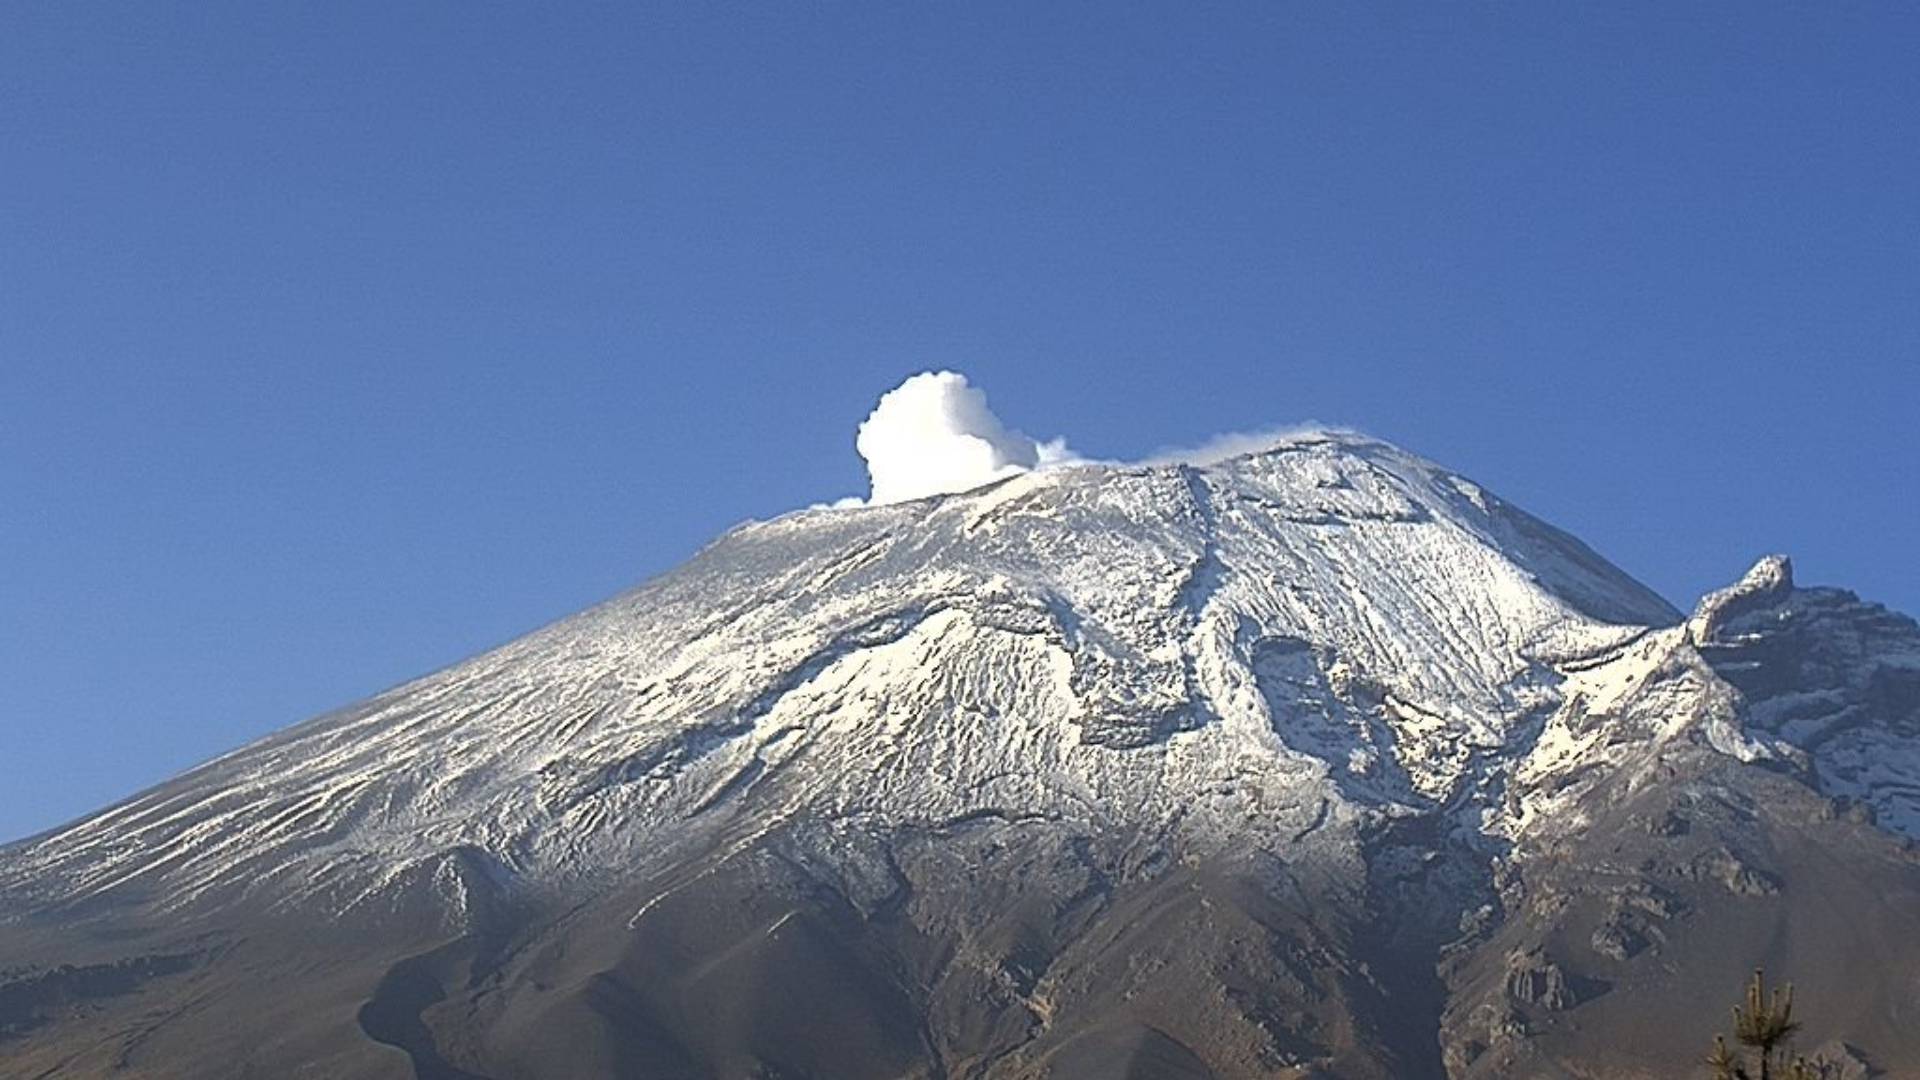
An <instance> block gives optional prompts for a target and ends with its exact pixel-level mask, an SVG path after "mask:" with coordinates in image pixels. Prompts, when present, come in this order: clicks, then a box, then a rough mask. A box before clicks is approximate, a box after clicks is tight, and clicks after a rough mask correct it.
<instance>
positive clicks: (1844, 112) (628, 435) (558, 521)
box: [0, 0, 1920, 837]
mask: <svg viewBox="0 0 1920 1080" xmlns="http://www.w3.org/2000/svg"><path fill="white" fill-rule="evenodd" d="M562 8H564V9H565V10H560V9H562ZM1916 47H1920V7H1916V6H1914V5H1911V4H1898V3H1892V2H1888V3H1883V4H1850V3H1836V4H1793V5H1787V4H1759V5H1755V4H1745V3H1741V4H1731V3H1730V4H1680V5H1676V4H1670V3H1664V2H1663V3H1644V4H1579V5H1574V4H1512V3H1498V4H1444V5H1442V4H1427V3H1420V4H1408V5H1405V6H1396V5H1349V4H1335V3H1317V4H1286V3H1260V4H1247V5H1231V4H1195V3H1168V4H1164V5H1117V4H1085V5H1079V4H1029V3H1019V4H995V3H985V2H981V0H968V2H966V3H952V4H946V3H937V4H919V3H915V4H878V3H876V4H863V5H855V4H840V3H766V4H762V3H752V4H680V5H676V4H649V5H641V4H605V5H587V4H570V5H524V4H520V5H485V4H471V3H459V4H452V3H448V4H388V3H380V4H372V3H366V4H355V3H327V4H304V5H295V4H257V3H247V4H232V5H220V4H192V5H172V4H160V3H128V4H118V5H108V4H86V3H58V4H14V5H9V6H8V7H7V9H6V11H5V12H4V13H3V14H0V499H4V503H3V504H0V837H6V836H18V835H22V834H25V833H28V832H30V831H33V830H36V829H39V828H42V827H46V826H50V825H53V824H55V823H57V822H58V821H61V820H64V819H66V818H69V817H71V816H73V815H76V814H79V813H81V812H83V811H86V810H88V809H91V808H94V807H97V806H100V805H102V804H104V803H106V802H108V801H110V800H112V799H114V798H117V797H119V796H122V795H125V794H129V793H131V792H132V791H133V790H134V789H136V788H137V787H140V786H142V785H144V784H146V783H149V782H152V781H156V780H158V779H161V778H162V777H164V776H165V775H168V774H170V773H172V772H174V771H176V770H178V769H180V768H182V767H185V766H187V765H190V764H192V763H193V762H195V761H197V760H200V759H203V758H205V757H207V756H209V755H212V754H214V753H217V752H219V751H222V750H225V749H227V748H230V747H232V746H234V745H236V744H238V743H241V742H243V741H245V740H247V739H250V738H252V737H255V736H257V735H260V734H263V733H265V732H267V731H269V730H272V729H274V728H277V727H281V726H284V725H286V724H288V723H291V722H294V721H297V720H300V719H303V718H305V717H307V716H309V715H312V714H314V713H317V712H320V711H322V710H325V709H328V708H331V707H334V706H338V705H341V704H345V703H347V702H349V701H352V700H354V699H356V698H358V697H361V696H364V695H366V694H368V693H370V692H373V691H376V690H378V689H381V688H382V687H384V686H387V685H390V684H392V683H394V682H397V681H400V680H402V679H405V678H408V677H411V676H413V675H417V674H420V673H423V672H425V671H427V670H430V669H432V668H435V667H438V666H441V665H443V664H446V663H448V662H451V661H454V660H457V659H459V658H461V657H463V656H466V655H469V654H471V653H473V652H475V651H478V650H480V649H482V648H485V647H487V646H490V645H492V644H496V643H498V642H501V641H503V640H506V639H509V638H511V637H513V636H516V635H517V634H519V633H521V632H523V631H526V630H528V629H531V628H532V627H534V626H536V625H538V624H540V623H543V622H545V621H548V620H551V619H553V618H555V617H558V616H560V615H563V614H565V613H567V612H570V611H572V610H575V609H577V608H580V607H582V606H584V605H586V604H589V603H591V602H593V601H596V600H598V599H601V598H603V597H605V596H608V595H610V594H612V593H614V592H616V591H618V590H620V589H622V588H624V587H626V586H629V585H632V584H634V583H637V582H639V581H640V580H642V579H644V578H646V577H647V576H649V575H651V574H653V573H655V572H657V571H660V570H662V569H664V568H666V567H668V566H670V565H672V564H674V563H675V562H677V561H679V560H680V559H682V558H684V557H685V556H686V555H687V554H689V553H690V552H691V551H693V550H694V549H695V548H696V547H697V546H698V545H699V544H700V543H702V542H703V541H704V540H706V539H708V538H709V537H711V536H712V535H713V534H714V533H716V532H717V531H719V530H721V529H723V528H725V527H726V526H728V525H730V524H733V523H735V522H737V521H740V520H742V519H744V518H747V517H756V516H757V517H766V516H771V515H774V514H776V513H779V512H781V511H783V510H786V509H789V508H792V507H795V506H799V505H803V504H806V503H809V502H813V501H818V500H824V499H829V498H832V497H835V496H840V495H847V494H854V493H857V492H861V491H863V490H864V486H865V482H864V474H863V471H862V467H861V462H860V460H859V458H858V457H857V456H856V455H855V453H854V450H853V432H854V426H855V425H856V424H857V423H858V421H859V420H860V419H861V417H863V416H864V415H865V413H866V412H867V410H868V409H869V408H870V407H871V405H872V403H873V401H874V399H875V398H876V397H877V395H878V394H880V393H881V392H882V391H884V390H886V389H887V388H889V387H891V386H892V385H894V384H895V383H896V382H898V381H899V380H900V378H901V377H903V376H904V375H906V374H909V373H911V372H913V371H918V370H922V369H926V368H940V367H951V368H957V369H959V370H962V371H965V372H966V373H968V374H969V375H970V376H971V377H972V378H973V380H974V382H975V383H977V384H978V385H980V386H982V387H983V388H985V389H986V390H987V392H988V393H989V395H990V396H991V398H992V401H993V404H994V406H995V408H996V409H997V411H998V412H999V413H1000V414H1001V415H1002V416H1003V417H1005V418H1006V420H1007V421H1008V423H1010V424H1012V425H1014V426H1016V427H1019V428H1021V429H1023V430H1025V431H1027V432H1029V433H1031V434H1033V435H1036V436H1041V437H1050V436H1054V435H1064V436H1066V437H1067V438H1068V439H1069V440H1070V441H1071V442H1072V444H1073V445H1074V446H1075V448H1076V449H1078V450H1080V451H1081V452H1083V453H1088V454H1094V455H1101V456H1113V457H1127V456H1137V455H1140V454H1142V453H1145V452H1147V451H1150V450H1153V449H1156V448H1160V447H1163V446H1166V445H1169V444H1181V443H1188V444H1191V443H1194V442H1197V441H1200V440H1201V439H1204V438H1205V437H1206V436H1208V435H1210V434H1213V433H1216V432H1220V431H1223V430H1228V429H1236V428H1238V429H1245V428H1258V427H1263V426H1268V425H1274V424H1281V423H1287V422H1291V421H1298V420H1303V419H1307V418H1314V419H1319V420H1323V421H1329V422H1340V423H1346V424H1350V425H1354V426H1358V427H1361V428H1363V429H1366V430H1368V431H1370V432H1372V433H1374V434H1377V435H1381V436H1384V437H1386V438H1389V439H1391V440H1393V441H1396V442H1399V443H1401V444H1402V445H1405V446H1407V447H1409V448H1411V449H1414V450H1417V451H1419V452H1422V453H1425V454H1427V455H1428V456H1430V457H1433V458H1435V459H1437V460H1439V461H1441V462H1443V463H1445V464H1448V465H1450V466H1452V467H1454V468H1456V469H1459V470H1461V471H1463V472H1465V473H1467V474H1468V475H1470V476H1473V477H1475V478H1476V479H1478V480H1480V481H1481V482H1483V483H1485V484H1486V485H1488V486H1489V487H1491V488H1493V489H1494V490H1496V491H1499V492H1501V493H1502V494H1504V495H1505V496H1507V497H1508V498H1510V499H1512V500H1514V501H1516V502H1518V503H1520V504H1521V505H1523V506H1526V507H1528V508H1529V509H1532V510H1533V511H1534V512H1536V513H1538V514H1540V515H1542V516H1544V517H1547V518H1549V519H1550V520H1553V521H1555V522H1557V523H1559V524H1561V525H1563V526H1565V527H1567V528H1569V529H1571V530H1572V531H1574V532H1576V533H1578V534H1580V535H1582V536H1583V537H1585V538H1587V539H1588V540H1589V541H1590V542H1591V543H1592V544H1593V545H1594V546H1595V547H1597V548H1599V549H1600V550H1601V551H1602V552H1603V553H1604V554H1606V555H1608V556H1609V557H1611V558H1612V559H1614V560H1615V561H1616V562H1618V563H1620V564H1621V565H1622V566H1624V567H1626V568H1627V569H1628V570H1630V571H1631V572H1633V573H1635V574H1637V575H1639V576H1640V577H1641V578H1643V579H1644V580H1646V581H1647V582H1648V583H1650V584H1652V585H1653V586H1654V587H1656V588H1658V589H1660V590H1661V591H1663V592H1665V593H1666V594H1667V595H1668V596H1669V597H1671V598H1672V599H1673V600H1674V601H1675V602H1676V603H1679V604H1681V605H1683V606H1684V605H1688V604H1691V602H1692V600H1693V597H1694V596H1695V595H1696V594H1698V593H1699V592H1700V591H1702V590H1704V589H1707V588H1710V587H1713V586H1716V585H1718V584H1721V583H1723V582H1725V581H1727V580H1730V579H1731V578H1733V577H1735V576H1736V575H1738V574H1739V573H1740V572H1741V571H1742V570H1743V569H1744V568H1745V567H1746V565H1747V563H1748V562H1749V560H1751V559H1752V558H1753V557H1754V556H1756V555H1758V554H1760V553H1762V552H1764V551H1768V550H1775V549H1779V550H1784V551H1787V552H1789V553H1791V554H1793V555H1794V556H1795V557H1796V559H1797V562H1798V565H1799V569H1800V576H1801V578H1802V580H1803V581H1817V582H1830V583H1839V584H1845V585H1847V586H1849V587H1852V588H1854V589H1856V590H1858V591H1860V592H1862V593H1864V594H1865V595H1867V596H1869V597H1872V598H1876V599H1881V600H1884V601H1887V602H1889V603H1892V604H1894V605H1896V606H1899V607H1903V608H1905V609H1907V610H1909V611H1916V610H1920V574H1917V573H1916V571H1915V569H1914V565H1915V563H1914V560H1915V548H1916V543H1915V541H1916V534H1917V533H1920V509H1917V507H1920V498H1916V495H1915V470H1916V466H1920V434H1916V417H1917V415H1920V408H1917V406H1916V396H1920V139H1916V131H1920V64H1916V63H1915V62H1914V55H1915V49H1916Z"/></svg>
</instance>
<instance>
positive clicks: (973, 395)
mask: <svg viewBox="0 0 1920 1080" xmlns="http://www.w3.org/2000/svg"><path fill="white" fill-rule="evenodd" d="M1349 430H1350V429H1344V428H1334V427H1327V426H1324V425H1318V424H1293V425H1288V426H1285V427H1274V428H1269V429H1266V430H1263V431H1254V432H1229V433H1227V434H1224V435H1215V436H1214V437H1212V438H1210V439H1208V440H1206V441H1205V442H1203V443H1201V444H1200V445H1198V446H1194V447H1191V448H1169V449H1164V450H1160V451H1158V452H1156V453H1154V454H1151V455H1149V456H1147V457H1146V458H1145V459H1144V460H1142V461H1138V462H1131V463H1122V462H1110V463H1109V464H1136V465H1174V464H1183V465H1212V464H1215V463H1217V462H1221V461H1225V460H1227V459H1228V458H1233V457H1239V456H1241V455H1244V454H1252V453H1257V452H1259V451H1262V450H1267V449H1271V448H1272V447H1274V446H1276V445H1278V444H1280V443H1283V442H1287V441H1289V440H1292V439H1296V438H1299V437H1301V436H1303V435H1313V434H1324V433H1327V432H1337V431H1349ZM854 443H855V445H856V446H857V447H858V448H859V450H860V456H861V457H863V458H865V459H866V460H867V475H868V477H869V478H870V479H871V481H872V491H871V493H870V495H869V497H868V498H866V499H864V500H863V499H858V498H846V499H840V500H838V501H836V502H833V503H831V504H824V505H827V506H831V507H832V508H835V509H842V508H848V507H855V506H877V505H881V504H885V503H897V502H906V501H908V500H910V499H920V498H925V497H927V496H929V495H944V494H949V493H953V492H960V491H971V490H972V489H974V488H977V487H980V486H982V485H985V484H990V483H993V482H994V481H996V480H1003V479H1005V478H1007V477H1009V476H1014V475H1017V474H1019V473H1024V472H1032V471H1034V470H1036V469H1045V468H1048V467H1050V466H1054V465H1066V464H1076V463H1082V462H1085V461H1087V459H1085V458H1082V457H1080V456H1079V455H1077V454H1075V453H1074V452H1073V451H1071V450H1069V449H1068V448H1067V444H1066V440H1065V439H1052V440H1049V441H1047V442H1039V441H1037V440H1034V439H1032V438H1029V437H1027V436H1026V435H1023V434H1021V433H1020V432H1018V431H1014V430H1011V429H1009V428H1008V427H1007V426H1006V425H1005V424H1003V423H1001V422H1000V418H999V417H998V416H995V415H994V414H993V410H992V409H990V408H988V407H987V395H986V394H985V393H983V392H981V390H980V389H979V388H978V387H975V386H973V385H971V384H970V383H968V382H967V377H966V376H965V375H962V374H960V373H959V372H957V371H925V372H921V373H920V374H918V375H914V376H912V377H911V378H909V379H907V380H906V381H905V382H903V383H901V384H900V385H899V386H896V387H894V388H893V389H892V390H889V391H887V392H886V393H885V394H883V395H881V397H880V402H879V404H877V405H875V406H874V409H873V412H872V413H871V414H870V415H868V417H867V419H866V421H865V422H864V423H862V424H861V425H860V431H859V434H858V436H857V437H856V438H855V440H854Z"/></svg>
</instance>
